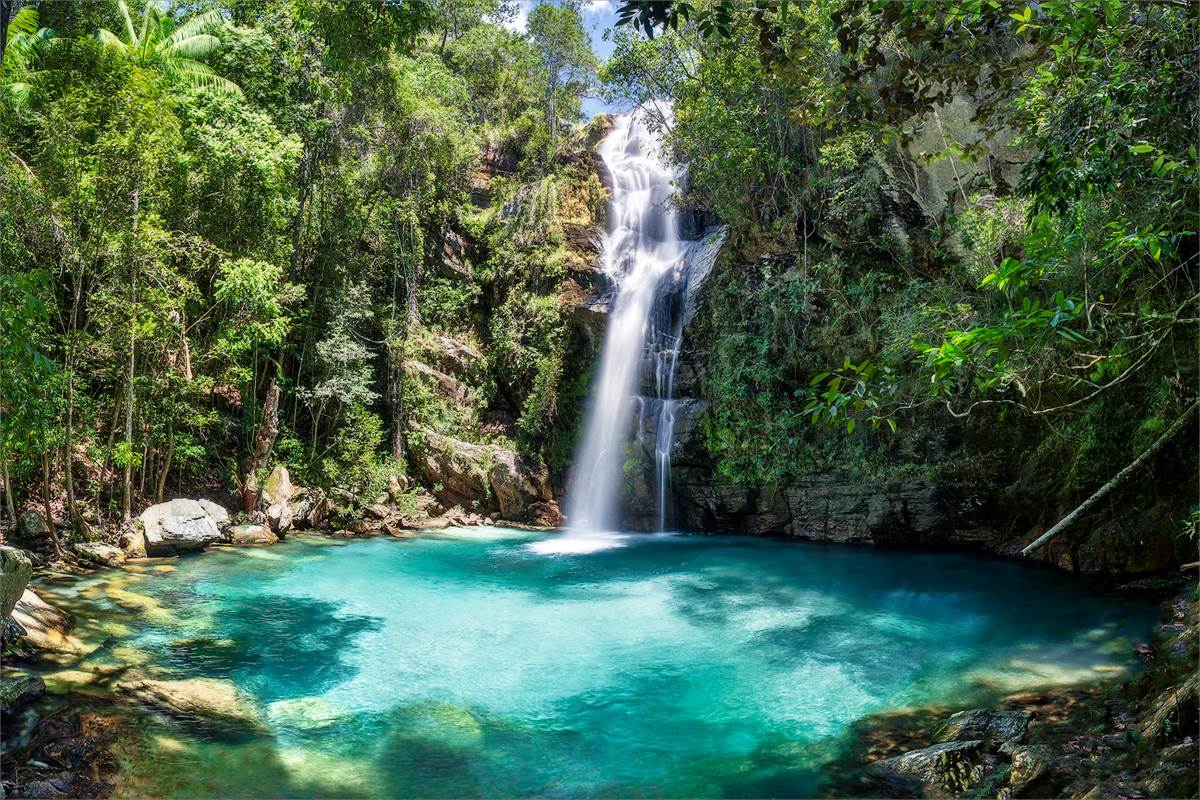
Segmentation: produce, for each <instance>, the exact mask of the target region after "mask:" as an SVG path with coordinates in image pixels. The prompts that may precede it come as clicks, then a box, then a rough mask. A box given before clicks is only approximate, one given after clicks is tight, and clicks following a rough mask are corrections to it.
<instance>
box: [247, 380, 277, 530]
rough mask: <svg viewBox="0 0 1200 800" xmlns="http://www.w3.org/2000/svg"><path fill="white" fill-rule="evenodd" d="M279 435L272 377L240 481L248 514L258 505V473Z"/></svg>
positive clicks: (269, 457)
mask: <svg viewBox="0 0 1200 800" xmlns="http://www.w3.org/2000/svg"><path fill="white" fill-rule="evenodd" d="M278 435H279V384H278V383H277V382H276V380H275V379H274V378H272V379H271V384H270V386H268V387H267V396H266V398H265V399H264V400H263V415H262V421H261V422H260V423H259V426H258V435H257V436H256V437H255V439H254V452H253V454H252V455H251V457H250V466H249V469H247V471H246V478H245V480H244V481H243V482H242V510H243V511H245V512H246V513H247V514H249V513H250V512H251V511H253V510H254V507H255V506H256V505H258V473H259V471H260V470H261V469H263V468H264V467H265V466H267V463H268V462H269V461H270V460H271V449H272V448H273V447H274V446H275V437H277V436H278Z"/></svg>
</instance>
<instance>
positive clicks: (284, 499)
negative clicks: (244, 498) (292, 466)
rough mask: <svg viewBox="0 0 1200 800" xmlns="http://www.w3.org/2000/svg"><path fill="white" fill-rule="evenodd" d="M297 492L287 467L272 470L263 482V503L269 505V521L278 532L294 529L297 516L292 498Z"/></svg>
mask: <svg viewBox="0 0 1200 800" xmlns="http://www.w3.org/2000/svg"><path fill="white" fill-rule="evenodd" d="M296 493H297V490H296V487H295V486H293V485H292V476H291V474H290V473H289V472H288V469H287V467H283V466H278V467H275V469H273V470H271V474H270V475H268V476H267V480H266V483H265V484H263V490H262V504H263V505H264V506H266V507H267V523H268V524H269V525H270V526H271V528H272V529H273V530H275V531H276V532H277V533H285V532H286V531H289V530H291V529H292V525H293V523H294V522H295V517H296V513H295V509H293V508H292V498H293V497H294V496H295V495H296Z"/></svg>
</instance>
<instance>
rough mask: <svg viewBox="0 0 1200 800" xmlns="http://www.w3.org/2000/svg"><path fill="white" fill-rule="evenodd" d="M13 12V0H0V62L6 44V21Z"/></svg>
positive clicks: (1, 61)
mask: <svg viewBox="0 0 1200 800" xmlns="http://www.w3.org/2000/svg"><path fill="white" fill-rule="evenodd" d="M12 13H13V0H0V63H3V62H4V50H5V47H6V46H7V45H8V21H9V19H10V16H11V14H12Z"/></svg>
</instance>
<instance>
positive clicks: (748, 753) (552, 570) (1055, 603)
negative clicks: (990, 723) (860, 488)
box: [51, 528, 1153, 797]
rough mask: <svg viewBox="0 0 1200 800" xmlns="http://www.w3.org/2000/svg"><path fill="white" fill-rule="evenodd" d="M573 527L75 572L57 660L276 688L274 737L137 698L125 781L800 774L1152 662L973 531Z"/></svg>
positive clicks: (1137, 623)
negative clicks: (866, 730)
mask: <svg viewBox="0 0 1200 800" xmlns="http://www.w3.org/2000/svg"><path fill="white" fill-rule="evenodd" d="M566 538H567V537H561V536H556V535H549V536H547V535H544V534H535V533H530V532H528V531H513V530H507V529H503V528H492V529H478V528H476V529H462V530H450V531H447V532H444V533H443V534H442V535H439V536H431V537H427V538H420V539H415V540H409V541H405V542H394V541H383V540H371V541H358V542H351V543H342V542H337V543H336V544H335V545H331V546H324V545H323V544H322V543H323V542H326V541H328V540H319V539H303V540H300V541H292V542H287V543H283V544H281V545H277V546H275V547H273V548H272V549H271V550H270V551H262V550H255V551H253V552H256V553H269V555H270V556H271V557H270V558H262V557H257V556H256V557H250V558H248V557H245V552H246V551H227V552H221V553H216V554H210V555H206V556H204V557H201V558H185V559H180V560H178V561H176V562H173V563H172V564H169V565H168V564H160V565H157V566H158V567H161V566H173V567H174V569H173V570H168V571H164V570H161V569H158V568H153V569H143V570H139V571H108V572H103V573H97V574H95V575H93V576H89V577H87V578H84V579H81V580H78V581H75V582H74V583H72V582H69V581H68V582H60V583H58V584H56V585H55V586H54V587H51V591H52V592H54V593H57V594H58V595H59V596H60V598H61V599H63V601H64V602H69V603H71V604H73V606H74V607H75V608H76V610H77V611H79V610H83V611H86V612H87V614H86V615H85V616H86V617H87V622H86V624H85V625H84V628H85V629H86V630H85V631H84V633H83V634H81V635H84V634H86V636H85V638H86V639H87V641H88V642H89V646H90V647H92V648H93V649H92V650H91V651H90V654H89V655H87V656H85V657H84V658H82V659H81V660H79V659H77V661H76V662H75V663H70V664H64V665H63V666H62V667H61V668H60V670H59V680H58V683H57V684H56V685H58V686H60V688H63V689H64V690H66V689H70V688H72V687H73V686H88V687H94V686H95V685H96V684H97V682H100V683H101V684H102V683H103V681H105V680H106V679H107V676H109V675H111V674H114V673H116V672H119V671H120V670H122V669H137V670H142V671H145V670H153V672H154V674H156V675H160V676H162V677H163V678H165V679H171V680H177V679H186V678H190V677H210V678H224V679H228V680H232V681H233V682H234V683H235V684H236V685H237V687H238V688H239V689H241V690H242V691H243V692H245V693H247V694H248V695H249V696H252V697H253V698H254V702H256V703H258V704H259V705H260V706H261V712H262V717H263V718H264V719H265V720H266V721H267V724H268V726H269V728H270V733H269V735H268V736H265V737H256V738H253V739H252V740H245V739H243V740H238V741H235V740H227V739H222V738H221V737H220V736H218V735H214V734H212V733H204V732H200V731H198V730H196V729H194V728H190V727H188V726H187V725H186V724H183V723H177V722H168V721H164V720H162V719H159V718H153V719H150V718H145V719H140V721H139V723H138V724H140V725H144V726H145V731H146V734H145V738H144V739H143V740H142V741H143V746H142V748H141V749H138V748H129V749H128V750H127V751H125V752H124V753H123V755H122V758H123V761H124V763H125V766H126V773H125V777H124V778H123V780H125V781H126V782H127V785H124V786H123V787H122V789H123V790H124V791H125V793H128V794H154V795H162V796H173V795H174V796H204V795H208V796H230V795H236V796H244V797H254V796H264V797H267V796H279V795H288V796H314V797H316V796H364V797H365V796H413V797H421V796H425V797H432V796H467V795H509V796H535V795H536V796H547V797H554V796H565V797H577V796H593V797H604V796H620V797H629V796H644V795H653V796H660V797H661V796H668V797H670V796H688V797H718V796H730V795H733V796H796V795H805V794H812V793H813V792H814V791H815V790H816V789H817V788H819V783H820V780H821V774H822V770H821V767H822V765H823V764H826V763H828V762H830V761H831V760H833V759H835V758H836V757H837V755H838V754H839V753H840V752H841V750H842V746H843V739H844V737H845V736H846V734H847V730H848V728H849V726H850V725H851V724H852V723H853V722H854V721H856V720H858V719H861V718H862V717H863V716H864V715H868V714H872V713H876V712H879V711H886V710H889V709H895V708H900V707H908V706H919V705H930V704H945V705H948V706H953V705H963V704H967V703H971V702H977V701H979V700H981V699H983V698H987V697H989V696H994V695H995V694H996V693H998V692H1007V691H1012V690H1017V689H1026V688H1031V687H1033V686H1042V685H1050V684H1062V683H1071V682H1078V681H1081V680H1094V679H1095V678H1096V677H1098V676H1104V675H1107V674H1111V673H1112V672H1113V671H1120V670H1124V669H1128V668H1131V667H1132V666H1134V665H1133V662H1132V660H1131V658H1130V657H1129V637H1130V636H1131V635H1136V634H1139V633H1141V632H1142V631H1143V630H1144V629H1145V628H1146V627H1147V626H1148V625H1149V624H1150V621H1151V619H1152V615H1153V611H1152V609H1150V608H1149V607H1147V606H1145V605H1143V604H1140V603H1138V602H1136V601H1132V600H1129V599H1119V598H1105V599H1103V600H1099V599H1098V598H1097V597H1096V595H1094V594H1093V593H1091V592H1089V591H1088V590H1087V589H1086V588H1085V587H1083V586H1081V585H1079V584H1077V583H1075V582H1072V581H1071V580H1070V579H1068V578H1067V577H1066V576H1062V575H1058V574H1052V573H1048V572H1043V571H1040V570H1025V569H1019V568H1015V567H1014V566H1013V565H1010V564H1003V563H1000V564H998V563H996V562H991V561H980V560H973V559H970V558H966V557H963V556H958V555H928V554H925V555H923V554H913V553H886V552H877V551H869V550H858V549H854V550H850V549H840V548H831V547H819V546H805V545H802V544H795V543H787V542H776V541H766V540H752V539H738V538H733V537H678V536H673V537H661V536H638V535H628V534H621V535H618V536H614V537H613V538H612V539H610V540H607V545H612V544H614V543H619V546H605V547H600V548H595V549H590V550H589V549H587V548H578V549H574V550H572V549H570V548H568V547H566V545H564V542H565V540H566ZM572 547H573V545H572ZM151 566H153V565H151ZM85 607H86V608H85ZM1046 607H1052V608H1054V609H1055V612H1056V613H1055V614H1054V615H1047V614H1045V613H1042V609H1044V608H1046Z"/></svg>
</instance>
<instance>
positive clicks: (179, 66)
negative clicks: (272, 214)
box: [168, 61, 242, 97]
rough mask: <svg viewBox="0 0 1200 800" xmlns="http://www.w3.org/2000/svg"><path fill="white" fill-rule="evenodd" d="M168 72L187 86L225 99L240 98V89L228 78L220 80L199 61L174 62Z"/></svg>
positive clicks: (220, 78)
mask: <svg viewBox="0 0 1200 800" xmlns="http://www.w3.org/2000/svg"><path fill="white" fill-rule="evenodd" d="M168 63H169V62H168ZM169 70H170V72H171V74H172V76H173V77H174V78H175V79H176V80H177V81H179V82H180V83H182V84H185V85H187V86H198V87H203V88H205V89H208V90H210V91H212V92H215V93H217V94H222V95H225V96H227V97H241V96H242V87H240V86H238V85H237V84H236V83H234V82H233V81H231V80H229V79H228V78H222V77H221V76H220V75H218V74H217V73H215V72H213V71H212V70H211V69H209V68H208V67H207V66H205V65H204V64H201V63H200V62H199V61H183V62H182V63H179V62H176V63H173V64H171V66H170V67H169Z"/></svg>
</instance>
